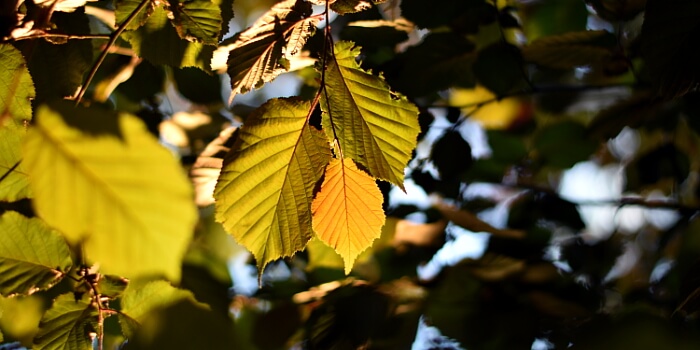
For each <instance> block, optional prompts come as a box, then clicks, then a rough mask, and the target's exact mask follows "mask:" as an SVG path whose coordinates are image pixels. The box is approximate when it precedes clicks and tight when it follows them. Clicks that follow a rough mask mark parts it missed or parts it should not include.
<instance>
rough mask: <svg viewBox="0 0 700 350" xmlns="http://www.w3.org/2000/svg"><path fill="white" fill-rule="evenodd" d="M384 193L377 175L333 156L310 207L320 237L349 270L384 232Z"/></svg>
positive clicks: (349, 161) (315, 228) (347, 271)
mask: <svg viewBox="0 0 700 350" xmlns="http://www.w3.org/2000/svg"><path fill="white" fill-rule="evenodd" d="M383 202H384V197H382V193H381V192H380V191H379V188H378V187H377V184H376V183H375V182H374V179H372V177H370V176H369V175H367V174H366V173H365V172H363V171H362V170H360V169H358V168H357V166H356V165H355V163H354V162H353V161H352V160H351V159H348V158H346V159H343V160H340V159H333V160H332V161H331V162H330V164H329V165H328V167H327V168H326V172H325V174H324V180H323V184H322V185H321V190H320V192H319V193H318V194H317V195H316V198H315V199H314V201H313V203H312V204H311V210H312V211H313V227H314V231H315V232H316V235H317V236H318V238H320V239H321V240H322V241H323V242H324V243H326V244H327V245H329V246H331V247H332V248H333V249H335V251H336V252H338V254H340V256H342V257H343V261H344V262H345V273H346V274H348V273H350V270H351V269H352V266H353V264H354V263H355V259H356V258H357V256H358V255H360V253H362V252H363V251H364V250H365V249H367V248H369V247H370V246H371V245H372V242H373V241H374V240H375V239H377V238H379V236H380V235H381V233H382V226H384V222H385V220H386V218H385V216H384V210H383V209H382V203H383Z"/></svg>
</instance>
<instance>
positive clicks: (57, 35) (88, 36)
mask: <svg viewBox="0 0 700 350" xmlns="http://www.w3.org/2000/svg"><path fill="white" fill-rule="evenodd" d="M41 38H56V39H66V40H87V39H104V40H106V39H110V38H111V36H110V35H107V34H86V35H74V34H61V33H45V32H44V33H39V34H30V35H26V36H18V37H16V38H12V40H14V41H20V40H31V39H41Z"/></svg>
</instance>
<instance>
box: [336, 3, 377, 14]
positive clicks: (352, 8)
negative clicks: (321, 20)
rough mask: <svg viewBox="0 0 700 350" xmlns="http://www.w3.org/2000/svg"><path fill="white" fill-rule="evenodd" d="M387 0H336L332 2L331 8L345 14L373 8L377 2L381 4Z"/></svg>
mask: <svg viewBox="0 0 700 350" xmlns="http://www.w3.org/2000/svg"><path fill="white" fill-rule="evenodd" d="M384 1H386V0H378V1H375V0H336V1H334V2H333V3H331V10H333V11H335V12H337V13H338V14H341V15H345V14H348V13H356V12H361V11H364V10H368V9H370V8H372V6H373V5H375V4H380V3H382V2H384Z"/></svg>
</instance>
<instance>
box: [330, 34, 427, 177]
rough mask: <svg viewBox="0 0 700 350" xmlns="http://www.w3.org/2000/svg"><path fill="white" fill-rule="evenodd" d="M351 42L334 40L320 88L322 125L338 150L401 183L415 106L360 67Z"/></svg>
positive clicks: (415, 131)
mask: <svg viewBox="0 0 700 350" xmlns="http://www.w3.org/2000/svg"><path fill="white" fill-rule="evenodd" d="M353 45H354V44H353V43H352V42H347V41H341V42H338V43H337V44H335V49H334V50H333V51H334V52H335V55H334V56H333V59H331V60H330V61H329V62H328V68H327V71H326V89H327V93H324V94H322V97H321V108H322V110H323V112H324V113H323V129H324V130H325V131H326V135H327V136H328V138H329V139H331V140H333V139H336V138H337V140H338V142H339V143H340V148H341V150H342V155H343V156H344V157H346V158H352V159H353V160H355V162H357V163H358V164H360V165H362V166H364V167H365V168H367V169H368V171H369V173H370V174H371V175H372V176H375V177H377V178H379V179H382V180H386V181H389V182H391V183H394V184H396V185H397V186H399V187H401V188H403V178H404V169H405V168H406V164H407V163H408V161H409V160H410V158H411V152H413V149H414V148H415V147H416V139H417V137H418V132H419V131H420V127H419V125H418V109H417V108H416V106H415V105H413V104H412V103H410V102H408V100H407V99H406V98H405V97H404V96H401V95H398V94H395V93H392V92H391V91H390V90H389V85H387V83H386V82H385V81H384V79H382V78H381V77H377V76H374V75H372V74H371V73H370V72H366V71H364V70H362V68H360V65H359V64H358V63H357V61H355V57H356V56H358V55H359V54H360V48H359V47H353Z"/></svg>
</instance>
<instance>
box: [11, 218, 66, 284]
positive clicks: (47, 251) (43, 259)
mask: <svg viewBox="0 0 700 350" xmlns="http://www.w3.org/2000/svg"><path fill="white" fill-rule="evenodd" d="M0 231H2V235H0V275H2V276H3V277H2V279H1V280H0V294H2V295H6V296H7V295H13V294H32V293H35V292H38V291H40V290H45V289H48V288H51V286H53V285H55V284H56V283H58V282H59V281H60V280H61V279H63V277H65V274H66V273H67V272H68V270H70V267H71V265H72V264H73V263H72V261H71V256H70V251H69V250H68V245H67V244H66V241H65V240H64V239H63V237H61V235H59V234H58V233H57V232H55V231H53V230H52V229H51V228H49V227H48V226H46V224H45V223H44V222H43V221H41V220H40V219H38V218H32V219H28V218H26V217H24V216H22V215H20V214H18V213H16V212H12V211H8V212H5V213H4V214H2V216H0Z"/></svg>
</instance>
